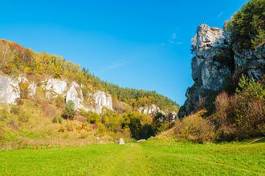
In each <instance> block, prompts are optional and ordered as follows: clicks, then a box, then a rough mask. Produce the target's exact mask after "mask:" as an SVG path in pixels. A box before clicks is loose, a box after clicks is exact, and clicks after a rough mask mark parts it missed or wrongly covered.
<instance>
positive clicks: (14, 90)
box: [0, 75, 113, 114]
mask: <svg viewBox="0 0 265 176" xmlns="http://www.w3.org/2000/svg"><path fill="white" fill-rule="evenodd" d="M20 83H27V84H28V96H29V97H33V98H34V96H35V95H36V90H37V84H36V83H35V82H30V81H29V80H28V79H27V78H26V77H25V76H21V75H20V76H19V77H17V79H13V78H11V77H9V76H2V75H0V103H3V104H15V103H16V101H17V100H18V99H19V98H21V95H20V94H21V91H20ZM41 85H42V87H43V88H44V90H45V91H46V98H48V99H51V98H54V97H57V96H58V95H61V96H63V97H64V98H65V103H67V102H69V101H72V102H73V103H74V105H75V110H81V109H82V110H85V111H92V112H95V113H98V114H100V113H102V111H103V108H106V109H109V110H113V107H112V97H111V95H109V94H107V93H105V92H103V91H96V92H95V93H94V94H90V95H89V96H90V98H91V99H92V100H93V105H90V106H89V105H86V104H85V103H84V96H83V92H82V89H81V86H80V85H79V84H78V83H77V82H75V81H73V82H72V83H71V84H70V86H67V82H66V81H64V80H59V79H48V80H47V81H43V82H42V84H41Z"/></svg>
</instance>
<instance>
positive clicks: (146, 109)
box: [138, 104, 161, 115]
mask: <svg viewBox="0 0 265 176" xmlns="http://www.w3.org/2000/svg"><path fill="white" fill-rule="evenodd" d="M138 111H139V112H141V113H143V114H146V115H154V114H156V113H158V112H161V110H160V108H159V107H158V106H156V105H154V104H152V105H150V106H143V107H140V108H139V109H138Z"/></svg>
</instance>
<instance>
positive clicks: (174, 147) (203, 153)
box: [0, 140, 265, 176]
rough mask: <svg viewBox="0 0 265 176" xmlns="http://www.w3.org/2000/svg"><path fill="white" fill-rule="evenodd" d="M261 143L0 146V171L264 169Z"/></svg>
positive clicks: (65, 174)
mask: <svg viewBox="0 0 265 176" xmlns="http://www.w3.org/2000/svg"><path fill="white" fill-rule="evenodd" d="M264 166H265V143H264V142H263V143H255V144H250V143H227V144H191V143H181V142H175V141H163V140H150V141H147V142H144V143H129V144H126V145H117V144H101V145H88V146H83V147H72V148H71V147H65V148H48V149H18V150H9V151H0V175H3V176H9V175H14V176H22V175H23V176H24V175H34V176H42V175H43V176H49V175H51V176H55V175H56V176H72V175H73V176H79V175H81V176H90V175H91V176H93V175H102V176H104V175H121V176H126V175H136V176H137V175H139V176H144V175H154V176H157V175H222V176H223V175H229V176H230V175H240V176H242V175H248V176H249V175H265V167H264Z"/></svg>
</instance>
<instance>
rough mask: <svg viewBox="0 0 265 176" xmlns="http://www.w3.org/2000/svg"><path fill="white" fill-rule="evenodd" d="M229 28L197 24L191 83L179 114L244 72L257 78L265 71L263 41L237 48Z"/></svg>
mask: <svg viewBox="0 0 265 176" xmlns="http://www.w3.org/2000/svg"><path fill="white" fill-rule="evenodd" d="M231 41H232V40H231V37H230V32H228V31H224V30H222V29H219V28H212V27H209V26H207V25H205V24H203V25H200V26H199V27H198V29H197V32H196V35H195V36H194V38H193V39H192V53H193V55H194V56H193V59H192V79H193V80H194V84H193V85H192V87H190V88H188V90H187V92H186V97H187V100H186V101H185V104H184V105H183V106H182V107H181V108H180V111H179V117H184V116H186V115H189V114H191V113H193V112H195V111H197V110H198V109H200V108H201V107H205V106H206V104H207V103H212V102H211V101H213V100H214V97H215V96H216V94H217V93H218V92H220V91H222V90H224V89H225V87H226V86H227V85H230V84H231V80H232V79H233V78H235V77H239V75H241V74H246V75H247V76H249V77H250V78H254V79H260V78H261V77H262V76H263V75H264V73H265V45H264V44H263V45H261V46H259V47H258V48H256V49H255V50H239V49H237V48H238V47H236V46H235V45H234V44H233V43H232V42H231Z"/></svg>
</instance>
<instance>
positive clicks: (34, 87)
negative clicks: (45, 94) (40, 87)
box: [28, 82, 37, 97]
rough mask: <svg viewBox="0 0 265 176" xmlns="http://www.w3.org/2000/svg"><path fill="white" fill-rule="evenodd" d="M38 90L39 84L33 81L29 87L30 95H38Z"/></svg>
mask: <svg viewBox="0 0 265 176" xmlns="http://www.w3.org/2000/svg"><path fill="white" fill-rule="evenodd" d="M36 90H37V84H35V83H34V82H32V83H31V84H30V85H29V87H28V95H29V96H30V97H34V96H35V95H36Z"/></svg>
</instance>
